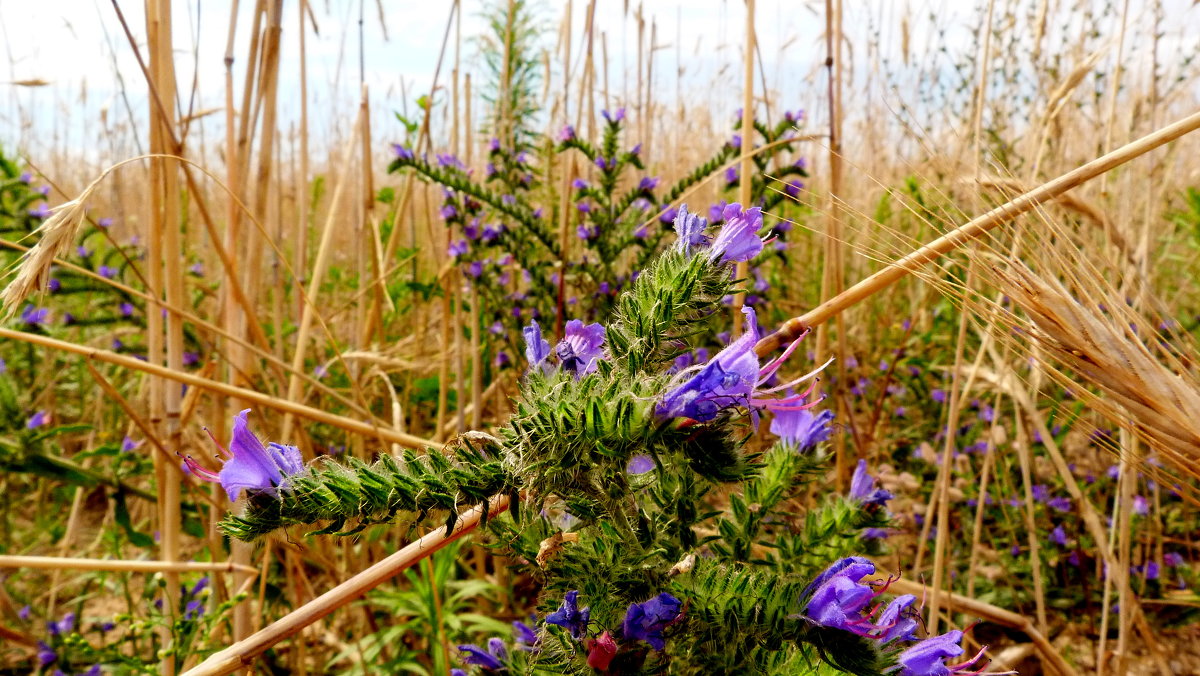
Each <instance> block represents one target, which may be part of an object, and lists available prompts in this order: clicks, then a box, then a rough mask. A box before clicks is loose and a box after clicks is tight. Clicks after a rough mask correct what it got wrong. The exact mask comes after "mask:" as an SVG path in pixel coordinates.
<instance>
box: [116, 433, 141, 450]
mask: <svg viewBox="0 0 1200 676" xmlns="http://www.w3.org/2000/svg"><path fill="white" fill-rule="evenodd" d="M141 445H142V442H140V441H134V440H133V439H131V438H129V437H128V436H127V437H125V438H124V439H122V440H121V452H122V453H129V452H131V451H134V450H136V449H137V447H138V446H141Z"/></svg>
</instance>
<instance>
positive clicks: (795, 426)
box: [771, 407, 833, 451]
mask: <svg viewBox="0 0 1200 676" xmlns="http://www.w3.org/2000/svg"><path fill="white" fill-rule="evenodd" d="M773 413H774V414H775V417H774V418H773V419H772V420H771V434H774V435H775V436H777V437H779V438H780V439H781V440H782V441H784V442H785V443H788V444H791V445H793V446H795V447H796V449H797V450H800V451H806V450H808V449H810V448H813V447H814V446H816V445H817V444H819V443H821V442H822V441H826V440H828V439H829V437H830V435H831V434H833V428H832V427H831V426H830V422H831V421H832V420H833V411H830V410H829V409H825V410H823V411H821V412H820V413H818V414H816V415H813V413H812V412H811V411H809V410H808V409H800V410H794V409H791V408H788V407H780V408H779V409H778V410H774V411H773Z"/></svg>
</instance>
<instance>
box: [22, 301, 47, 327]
mask: <svg viewBox="0 0 1200 676" xmlns="http://www.w3.org/2000/svg"><path fill="white" fill-rule="evenodd" d="M49 320H50V310H49V308H44V307H34V306H33V305H26V306H25V307H24V308H23V309H22V310H21V323H22V324H24V325H25V326H27V327H31V328H32V327H35V326H44V325H45V324H46V322H48V321H49Z"/></svg>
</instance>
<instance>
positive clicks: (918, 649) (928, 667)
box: [896, 629, 986, 676]
mask: <svg viewBox="0 0 1200 676" xmlns="http://www.w3.org/2000/svg"><path fill="white" fill-rule="evenodd" d="M961 641H962V632H961V631H959V630H958V629H954V630H952V631H948V632H946V633H945V634H942V635H941V636H932V637H930V638H927V639H925V640H923V641H919V642H917V643H915V644H913V645H912V646H910V647H909V648H908V649H907V650H905V651H904V652H902V653H900V655H899V656H897V658H896V661H897V663H899V665H900V668H901V671H900V676H950V675H951V674H961V673H967V670H968V669H971V667H972V666H973V665H974V664H975V663H976V662H978V661H979V658H981V657H983V650H980V651H979V653H978V654H977V655H975V657H973V658H972V659H971V660H969V661H967V662H963V663H961V664H946V663H945V660H946V658H948V657H958V656H959V655H961V654H963V649H962V646H960V645H959V643H960V642H961ZM984 649H986V647H985V648H984ZM971 673H978V671H972V672H971Z"/></svg>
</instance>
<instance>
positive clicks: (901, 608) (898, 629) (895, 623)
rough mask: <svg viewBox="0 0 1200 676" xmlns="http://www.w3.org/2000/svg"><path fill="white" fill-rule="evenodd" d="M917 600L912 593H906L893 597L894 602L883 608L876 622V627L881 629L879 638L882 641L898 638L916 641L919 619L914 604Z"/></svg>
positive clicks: (886, 641)
mask: <svg viewBox="0 0 1200 676" xmlns="http://www.w3.org/2000/svg"><path fill="white" fill-rule="evenodd" d="M916 600H917V597H915V596H913V595H912V594H904V595H903V596H897V597H896V598H894V599H892V602H891V603H889V604H888V605H887V607H886V608H884V609H883V612H882V613H880V615H879V619H878V620H877V621H876V622H875V627H876V628H877V629H878V630H879V634H877V636H878V637H879V640H880V642H881V643H890V642H891V641H895V640H897V639H899V640H901V641H915V640H916V639H917V634H916V630H917V620H916V618H915V617H914V615H916V613H915V612H914V611H913V610H912V604H913V603H914V602H915V601H916Z"/></svg>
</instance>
